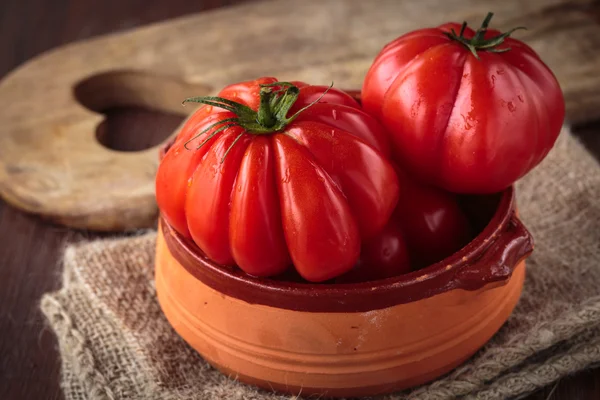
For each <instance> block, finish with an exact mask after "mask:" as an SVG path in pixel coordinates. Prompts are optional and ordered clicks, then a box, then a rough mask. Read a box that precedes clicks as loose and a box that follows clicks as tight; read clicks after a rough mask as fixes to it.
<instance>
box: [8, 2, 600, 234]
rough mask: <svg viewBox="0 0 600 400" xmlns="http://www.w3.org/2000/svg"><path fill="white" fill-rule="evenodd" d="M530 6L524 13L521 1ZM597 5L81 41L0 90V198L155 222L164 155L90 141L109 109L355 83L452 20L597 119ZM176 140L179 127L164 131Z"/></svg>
mask: <svg viewBox="0 0 600 400" xmlns="http://www.w3.org/2000/svg"><path fill="white" fill-rule="evenodd" d="M524 4H526V5H524ZM594 7H595V5H594V2H593V1H592V0H578V1H577V2H570V1H569V0H530V1H528V2H527V3H523V2H522V1H521V0H506V1H503V2H497V1H494V0H485V1H482V0H420V1H419V2H418V3H415V2H412V1H396V0H380V1H378V2H377V3H376V6H373V4H372V3H370V2H365V1H363V0H345V1H337V0H304V1H301V2H300V1H293V0H270V1H264V2H260V3H249V4H245V5H243V6H240V7H235V8H227V9H222V10H217V11H215V12H210V13H206V14H199V15H193V16H189V17H185V18H181V19H176V20H171V21H168V22H164V23H160V24H155V25H153V26H149V27H144V28H141V29H135V30H131V31H128V32H124V33H118V34H113V35H108V36H105V37H101V38H97V39H93V40H87V41H82V42H78V43H74V44H71V45H69V46H64V47H61V48H58V49H55V50H52V51H50V52H47V53H45V54H43V55H41V56H39V57H36V58H35V59H33V60H31V61H29V62H28V63H27V64H25V65H23V66H22V67H20V68H18V69H17V70H16V71H14V72H13V73H11V74H10V75H9V76H7V77H6V78H5V79H4V80H2V82H0V99H4V100H8V99H10V101H5V102H4V104H3V107H0V126H1V127H2V128H1V129H0V195H1V196H2V197H4V199H5V200H6V201H7V202H9V203H11V204H13V205H15V206H17V207H19V208H23V209H25V210H27V211H30V212H33V213H36V214H39V215H42V216H44V217H45V218H47V219H49V220H52V221H54V222H58V223H61V224H65V225H67V226H71V227H76V228H85V229H94V230H102V231H111V230H112V231H120V230H123V229H135V228H143V227H147V226H150V225H151V224H152V223H153V221H154V220H155V218H156V214H157V208H156V203H155V201H154V176H155V172H156V167H157V164H158V160H157V156H156V154H157V149H156V148H155V147H151V148H149V149H147V150H145V151H139V152H118V151H112V150H110V149H107V148H106V147H104V146H102V145H101V144H100V143H99V142H98V140H97V139H96V136H97V132H100V133H101V132H102V129H103V127H104V126H105V124H106V122H105V115H104V114H103V113H102V111H103V110H105V109H106V108H108V107H122V106H134V107H144V108H147V109H153V110H160V111H163V112H170V113H179V114H181V115H186V114H187V113H189V112H190V111H192V110H193V109H194V108H195V107H193V106H188V107H183V106H182V105H181V101H182V100H183V99H184V98H186V97H190V96H201V95H205V94H210V93H215V92H216V91H218V89H219V88H221V87H222V86H224V85H226V84H229V83H231V82H236V81H240V80H246V79H254V78H256V77H258V76H264V75H273V76H277V77H279V78H281V79H296V80H305V81H309V82H312V83H320V84H328V83H330V82H331V81H332V80H333V81H334V82H335V84H336V85H337V87H341V88H360V87H361V84H362V80H363V77H364V75H365V73H366V71H367V70H368V68H369V66H370V64H371V63H372V61H373V58H374V57H375V55H376V54H377V53H378V52H379V50H380V49H381V47H382V46H383V45H384V44H385V43H387V42H388V41H390V40H391V39H393V38H394V37H396V36H397V35H399V34H401V33H405V32H407V31H409V30H412V29H416V28H419V27H422V26H433V25H437V24H440V23H442V22H444V21H448V20H452V21H461V20H463V19H467V20H468V21H469V22H470V23H471V24H473V25H476V24H480V22H481V20H482V19H483V17H484V16H485V14H486V13H487V12H488V11H489V9H490V8H493V10H494V11H495V12H496V16H495V17H494V20H492V26H493V27H495V28H499V29H502V30H506V29H508V28H510V27H514V26H527V27H528V30H526V31H519V32H518V33H515V36H518V38H519V39H522V40H524V41H526V42H527V43H528V44H529V45H531V46H532V47H533V48H534V49H535V50H536V51H537V52H538V54H540V56H541V57H542V59H543V60H544V61H545V62H546V63H547V64H548V65H549V66H550V68H551V69H552V70H553V71H554V73H555V74H556V76H557V78H558V79H559V82H560V84H561V86H562V89H563V92H564V93H565V100H566V105H567V118H568V119H569V121H571V122H581V121H584V120H586V119H589V118H591V117H600V74H598V71H599V70H600V52H597V51H595V50H596V49H597V48H599V47H600V26H598V24H596V23H595V20H594V17H593V15H592V14H591V13H590V10H593V9H594ZM169 133H171V132H169Z"/></svg>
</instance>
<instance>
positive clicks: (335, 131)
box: [156, 78, 399, 282]
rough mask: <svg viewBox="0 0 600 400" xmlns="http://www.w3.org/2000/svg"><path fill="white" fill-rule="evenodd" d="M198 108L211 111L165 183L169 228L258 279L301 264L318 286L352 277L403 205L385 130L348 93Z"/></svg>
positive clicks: (232, 98)
mask: <svg viewBox="0 0 600 400" xmlns="http://www.w3.org/2000/svg"><path fill="white" fill-rule="evenodd" d="M191 100H193V101H196V102H199V103H202V104H205V106H203V107H201V108H200V109H199V110H197V111H196V112H195V113H194V114H193V115H192V116H191V117H190V118H189V119H188V121H187V122H186V123H185V125H184V126H183V127H182V129H181V131H180V132H179V134H178V136H177V138H176V140H175V143H174V144H173V146H172V147H171V148H170V149H169V150H168V152H167V153H166V154H165V157H164V158H163V160H162V162H161V164H160V166H159V168H158V172H157V177H156V197H157V202H158V205H159V208H160V210H161V213H162V215H163V216H164V218H165V219H166V220H167V221H168V222H169V224H171V226H173V228H174V229H176V230H177V231H178V232H179V233H181V234H182V235H185V236H187V237H191V238H192V239H193V241H194V242H195V243H196V244H197V245H198V247H199V248H200V249H201V250H202V251H203V252H204V253H205V254H206V255H207V256H208V257H209V258H210V259H212V260H214V261H215V262H217V263H219V264H223V265H238V266H239V267H240V268H241V269H243V270H244V271H246V272H247V273H248V274H251V275H255V276H274V275H277V274H279V273H281V272H283V271H284V270H285V269H286V268H287V267H288V266H289V265H290V264H291V263H293V265H294V267H295V268H296V270H297V271H298V272H299V273H300V275H301V276H302V277H303V278H305V279H307V280H309V281H315V282H319V281H324V280H328V279H331V278H334V277H336V276H338V275H340V274H342V273H344V272H346V271H348V270H350V269H351V268H352V266H353V265H354V264H355V263H356V261H357V259H358V256H359V252H360V244H361V241H362V240H363V239H364V238H368V237H370V236H372V235H374V234H375V233H377V232H378V231H380V230H381V229H382V228H383V226H384V225H385V224H386V222H387V221H388V219H389V217H390V215H391V214H392V212H393V209H394V207H395V205H396V202H397V200H398V195H399V186H398V181H397V177H396V174H395V172H394V169H393V166H392V165H391V164H390V162H389V161H388V160H387V155H388V154H389V152H390V150H389V146H388V144H387V141H386V140H387V139H386V136H385V132H384V131H383V128H382V127H381V126H380V125H379V123H378V122H377V121H376V120H375V119H374V118H373V117H371V116H369V115H368V114H366V113H365V112H363V111H362V110H361V109H360V107H359V105H358V103H357V102H356V101H355V100H354V99H352V98H351V97H350V96H349V95H348V94H346V93H345V92H342V91H340V90H336V89H331V90H329V88H327V87H323V86H311V85H308V84H305V83H297V85H296V86H294V85H291V84H289V83H283V82H277V80H276V79H274V78H261V79H258V80H256V81H249V82H242V83H238V84H234V85H230V86H228V87H226V88H224V89H223V90H222V91H221V92H220V94H219V96H218V97H203V98H195V99H191ZM317 100H318V101H319V102H318V103H316V104H312V102H314V101H317ZM311 104H312V105H311ZM304 107H309V108H308V109H306V110H302V109H303V108H304ZM296 112H299V114H295V113H296ZM188 149H189V150H188Z"/></svg>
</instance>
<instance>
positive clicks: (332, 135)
mask: <svg viewBox="0 0 600 400" xmlns="http://www.w3.org/2000/svg"><path fill="white" fill-rule="evenodd" d="M334 136H335V129H332V130H331V137H334Z"/></svg>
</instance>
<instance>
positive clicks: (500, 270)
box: [159, 147, 533, 312]
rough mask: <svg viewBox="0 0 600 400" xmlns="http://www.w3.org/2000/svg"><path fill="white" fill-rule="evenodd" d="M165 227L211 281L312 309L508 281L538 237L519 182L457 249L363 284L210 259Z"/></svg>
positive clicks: (362, 306) (187, 261)
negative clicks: (246, 268)
mask: <svg viewBox="0 0 600 400" xmlns="http://www.w3.org/2000/svg"><path fill="white" fill-rule="evenodd" d="M167 148H168V147H167ZM164 151H165V150H164V149H163V150H162V151H161V154H164ZM159 229H162V233H163V235H164V238H165V242H166V244H167V247H168V248H169V251H170V252H171V254H172V256H173V257H174V258H175V259H176V260H177V261H178V262H179V263H180V264H181V265H182V266H183V267H184V268H185V269H186V270H187V271H188V272H189V273H190V274H191V275H192V276H193V277H194V278H196V279H199V280H200V281H201V282H202V283H204V284H205V285H207V286H209V287H211V288H213V289H214V290H216V291H218V292H221V293H223V294H224V295H227V296H229V297H233V298H237V299H240V300H243V301H246V302H248V303H251V304H262V305H266V306H271V307H276V308H284V309H289V310H295V311H306V312H365V311H371V310H376V309H381V308H386V307H391V306H394V305H398V304H404V303H409V302H413V301H418V300H421V299H424V298H427V297H431V296H434V295H437V294H441V293H444V292H448V291H450V290H454V289H464V290H478V289H481V288H482V287H484V286H486V285H488V284H491V283H494V282H496V283H500V284H502V283H503V282H506V281H507V280H508V279H509V278H510V277H511V275H512V272H513V270H514V268H515V267H516V266H517V265H518V264H519V262H520V261H521V260H523V259H524V258H526V257H527V256H528V255H529V254H531V252H532V251H533V238H532V237H531V235H530V233H529V232H528V231H527V229H526V228H525V227H524V226H523V224H522V223H521V221H520V220H519V218H518V217H517V216H516V214H515V194H514V188H513V187H509V188H508V189H506V190H504V191H503V192H502V193H501V198H500V201H499V204H498V207H497V209H496V211H495V213H494V215H493V217H492V218H491V220H490V222H489V223H488V224H487V225H486V227H485V228H484V229H483V231H482V232H481V233H480V234H479V235H477V237H475V239H473V240H472V241H471V242H469V243H468V244H467V245H466V246H465V247H464V248H462V249H461V250H459V251H458V252H457V253H455V254H453V255H451V256H450V257H447V258H446V259H444V260H442V261H440V262H438V263H436V264H432V265H430V266H428V267H426V268H423V269H421V270H418V271H413V272H410V273H408V274H405V275H400V276H397V277H393V278H388V279H382V280H378V281H370V282H362V283H344V284H342V283H296V282H285V281H276V280H272V279H265V278H257V277H253V276H250V275H247V274H246V273H245V272H243V271H242V270H240V269H239V268H237V267H229V266H222V265H218V264H216V263H214V262H213V261H211V260H209V259H208V258H207V257H206V256H205V255H204V253H203V252H202V251H201V250H200V248H199V247H198V246H197V245H196V244H195V243H194V242H193V241H192V240H190V239H188V238H185V237H183V236H182V235H180V234H179V233H178V232H176V231H175V230H174V229H173V228H172V227H171V226H170V225H169V224H168V223H167V222H166V220H165V219H164V218H163V217H162V216H161V217H160V228H159Z"/></svg>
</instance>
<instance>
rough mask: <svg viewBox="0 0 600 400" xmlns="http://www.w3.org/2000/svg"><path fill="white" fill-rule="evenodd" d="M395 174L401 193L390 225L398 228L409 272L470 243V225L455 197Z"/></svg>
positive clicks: (436, 260) (403, 174)
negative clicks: (409, 261) (407, 255)
mask: <svg viewBox="0 0 600 400" xmlns="http://www.w3.org/2000/svg"><path fill="white" fill-rule="evenodd" d="M396 172H397V173H398V179H399V180H400V185H401V187H402V193H401V196H400V199H399V200H398V206H397V207H396V210H395V211H394V214H393V216H392V218H391V220H390V223H396V224H398V225H399V226H400V227H401V229H402V232H403V233H404V237H405V238H406V242H407V244H408V248H409V251H410V258H411V265H412V268H413V269H419V268H423V267H426V266H428V265H431V264H433V263H436V262H438V261H441V260H443V259H444V258H446V257H448V256H450V255H452V254H454V253H455V252H456V251H458V250H460V249H461V248H462V247H463V246H465V245H466V244H467V243H468V242H469V240H471V237H472V228H471V225H470V223H469V220H468V219H467V217H466V215H465V213H464V212H463V211H462V209H461V208H460V205H459V203H458V198H457V196H456V195H455V194H453V193H449V192H446V191H444V190H441V189H438V188H436V187H433V186H425V185H422V184H420V183H417V182H415V181H414V180H412V179H410V178H409V177H408V176H407V175H406V174H405V173H403V172H402V171H400V170H399V169H396Z"/></svg>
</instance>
